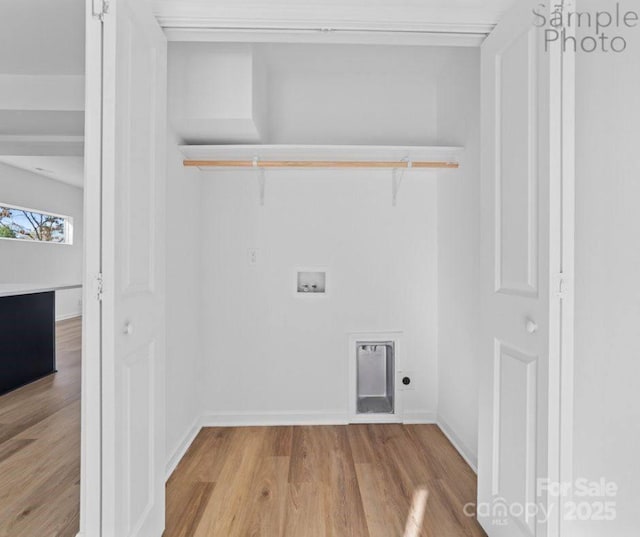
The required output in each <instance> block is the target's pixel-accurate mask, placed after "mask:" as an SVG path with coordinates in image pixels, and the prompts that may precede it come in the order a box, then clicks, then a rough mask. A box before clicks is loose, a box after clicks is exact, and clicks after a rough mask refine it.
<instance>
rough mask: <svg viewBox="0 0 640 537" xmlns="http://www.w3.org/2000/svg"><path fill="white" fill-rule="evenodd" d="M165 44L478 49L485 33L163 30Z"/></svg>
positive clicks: (240, 29)
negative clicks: (277, 44)
mask: <svg viewBox="0 0 640 537" xmlns="http://www.w3.org/2000/svg"><path fill="white" fill-rule="evenodd" d="M164 33H165V35H166V36H167V40H169V41H172V42H196V43H296V44H300V43H307V44H324V45H379V44H383V45H387V46H394V45H396V46H423V47H424V46H431V47H472V48H477V47H480V46H481V45H482V42H483V41H484V40H485V35H486V34H484V33H481V34H474V33H439V32H412V31H408V32H401V31H379V30H377V31H366V30H332V31H323V30H317V29H304V28H297V29H294V28H290V29H286V30H279V29H268V28H267V29H251V28H215V27H210V28H165V31H164Z"/></svg>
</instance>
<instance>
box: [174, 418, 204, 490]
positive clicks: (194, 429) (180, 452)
mask: <svg viewBox="0 0 640 537" xmlns="http://www.w3.org/2000/svg"><path fill="white" fill-rule="evenodd" d="M201 422H202V419H201V418H200V417H198V418H196V419H195V420H194V422H193V425H191V427H190V428H189V430H188V431H187V433H186V434H185V435H184V437H183V438H182V440H181V441H180V443H179V444H178V447H177V448H176V449H175V451H174V452H173V455H171V457H169V461H168V462H167V467H166V477H165V479H166V481H169V478H170V477H171V474H173V471H174V470H175V469H176V468H177V466H178V464H180V461H181V460H182V459H183V457H184V456H185V455H186V453H187V451H188V450H189V448H190V447H191V444H193V441H194V440H195V439H196V436H198V433H199V432H200V431H201V430H202V423H201Z"/></svg>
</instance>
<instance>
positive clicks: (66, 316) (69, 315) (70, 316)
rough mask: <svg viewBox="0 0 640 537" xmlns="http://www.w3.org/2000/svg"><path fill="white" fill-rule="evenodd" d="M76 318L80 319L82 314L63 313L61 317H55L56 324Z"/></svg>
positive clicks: (79, 312)
mask: <svg viewBox="0 0 640 537" xmlns="http://www.w3.org/2000/svg"><path fill="white" fill-rule="evenodd" d="M76 317H82V312H81V311H78V312H74V313H64V314H62V315H56V322H60V321H68V320H69V319H75V318H76Z"/></svg>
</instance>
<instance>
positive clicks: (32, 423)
mask: <svg viewBox="0 0 640 537" xmlns="http://www.w3.org/2000/svg"><path fill="white" fill-rule="evenodd" d="M56 335H57V342H56V350H57V365H58V373H56V374H54V375H50V376H48V377H45V378H43V379H40V380H38V381H36V382H33V383H31V384H29V385H27V386H24V387H22V388H19V389H18V390H15V391H13V392H10V393H8V394H6V395H3V396H1V397H0V536H1V537H9V536H11V537H75V535H76V533H77V532H78V517H79V511H80V485H79V482H80V347H81V335H82V330H81V321H80V319H71V320H69V321H63V322H60V323H58V324H57V326H56Z"/></svg>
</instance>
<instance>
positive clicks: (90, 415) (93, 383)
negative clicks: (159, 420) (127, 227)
mask: <svg viewBox="0 0 640 537" xmlns="http://www.w3.org/2000/svg"><path fill="white" fill-rule="evenodd" d="M85 32H86V40H85V43H86V44H85V101H86V102H85V128H84V135H85V137H86V139H85V138H83V140H85V141H86V145H85V147H84V148H83V147H81V148H80V149H81V151H80V152H79V154H80V155H82V154H84V155H85V159H84V176H85V185H84V246H83V257H84V268H83V290H82V308H83V315H82V396H81V408H82V412H81V420H80V442H81V460H80V532H79V535H87V536H88V535H90V536H92V537H98V536H100V535H101V534H102V524H101V518H102V515H101V513H102V379H101V367H102V353H101V317H100V316H101V304H100V302H99V300H98V299H97V297H98V294H99V292H98V278H97V276H98V274H99V273H100V271H101V249H102V243H101V241H102V236H101V229H100V218H101V216H100V215H101V212H102V211H101V207H102V198H101V191H102V184H101V183H102V157H101V155H102V143H101V139H102V135H101V133H102V113H101V110H102V23H101V22H100V21H99V20H98V19H96V18H95V17H93V16H92V15H91V10H87V12H86V14H85ZM75 143H77V144H78V145H82V144H83V142H82V141H80V140H78V141H76V142H75Z"/></svg>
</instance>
